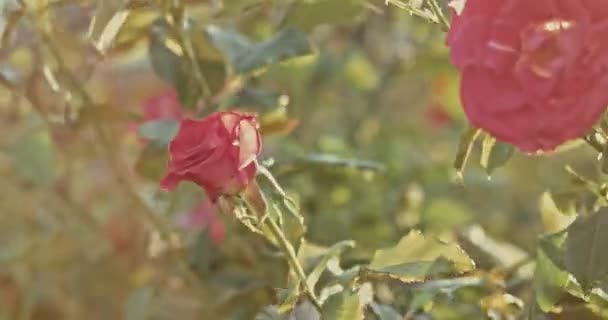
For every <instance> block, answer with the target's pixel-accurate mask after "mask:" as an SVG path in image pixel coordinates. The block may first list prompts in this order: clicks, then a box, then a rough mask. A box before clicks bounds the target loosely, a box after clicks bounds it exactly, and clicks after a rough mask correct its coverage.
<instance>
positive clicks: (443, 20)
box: [429, 0, 450, 31]
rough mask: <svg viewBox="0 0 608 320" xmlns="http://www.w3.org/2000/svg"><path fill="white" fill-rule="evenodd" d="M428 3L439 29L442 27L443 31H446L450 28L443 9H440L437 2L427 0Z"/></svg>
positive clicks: (435, 0)
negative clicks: (439, 26)
mask: <svg viewBox="0 0 608 320" xmlns="http://www.w3.org/2000/svg"><path fill="white" fill-rule="evenodd" d="M429 4H430V6H431V10H432V11H433V13H434V14H435V16H436V17H437V20H438V21H439V24H440V25H441V29H443V31H448V30H449V29H450V22H449V21H448V19H447V18H446V17H445V15H444V14H443V10H441V7H440V6H439V4H438V3H437V0H429Z"/></svg>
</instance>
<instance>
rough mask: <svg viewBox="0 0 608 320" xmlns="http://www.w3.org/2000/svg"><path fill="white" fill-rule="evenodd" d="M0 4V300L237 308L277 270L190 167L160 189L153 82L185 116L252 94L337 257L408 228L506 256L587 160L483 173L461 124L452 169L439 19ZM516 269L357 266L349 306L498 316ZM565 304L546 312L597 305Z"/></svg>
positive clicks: (308, 7) (270, 289)
mask: <svg viewBox="0 0 608 320" xmlns="http://www.w3.org/2000/svg"><path fill="white" fill-rule="evenodd" d="M414 2H415V1H414ZM419 3H420V1H419ZM0 8H1V10H2V16H1V18H0V31H1V32H2V48H1V49H0V83H1V84H2V86H0V114H1V116H0V121H1V124H0V128H1V129H0V130H1V131H0V132H1V134H0V172H1V175H0V176H1V177H2V180H1V183H0V189H1V190H0V319H129V320H138V319H176V318H177V319H253V318H254V317H255V315H256V314H257V313H258V312H260V311H261V310H262V307H264V306H266V305H270V304H275V303H276V299H277V298H276V296H277V291H276V289H277V288H280V287H283V286H285V277H286V271H287V269H286V265H285V264H284V262H283V261H282V260H281V259H280V258H277V257H276V255H275V254H274V253H273V251H272V248H271V247H270V246H269V245H268V243H266V242H265V241H264V240H263V239H261V238H259V237H258V236H256V235H254V234H251V233H249V232H248V231H247V230H246V229H245V228H244V227H242V226H241V225H239V223H238V222H236V221H235V219H234V218H233V217H230V216H226V215H221V214H220V213H216V212H212V211H213V209H209V208H205V207H204V205H203V206H200V205H199V203H200V202H201V201H202V200H203V199H204V197H205V196H204V193H203V192H202V191H201V190H199V189H198V188H196V187H194V186H193V185H189V184H184V185H182V186H180V188H179V190H178V192H175V193H171V194H168V193H165V192H162V191H160V190H159V188H158V179H159V177H161V176H162V175H163V174H164V170H165V163H166V157H167V154H166V143H167V141H168V139H170V136H171V135H172V132H174V131H175V118H176V117H173V118H172V117H166V115H160V116H159V115H149V114H146V111H145V110H146V108H147V107H149V105H150V104H152V105H154V104H158V103H160V102H158V97H160V98H163V97H165V98H167V97H169V98H168V99H173V100H175V99H177V100H178V101H179V103H180V104H181V105H182V107H180V108H181V109H183V113H184V114H186V115H187V116H192V117H194V116H204V115H206V114H208V113H210V112H213V111H215V110H225V109H229V108H230V109H232V108H237V109H243V110H246V111H251V112H256V113H258V114H259V117H260V119H261V122H262V132H263V133H264V150H263V155H262V156H261V159H262V160H263V161H264V160H268V159H272V161H267V162H268V163H269V164H271V170H272V171H273V172H274V174H275V176H276V177H277V179H278V180H279V181H280V182H281V184H282V185H283V186H284V187H285V188H286V189H287V190H288V191H289V192H290V193H291V194H292V195H293V196H294V197H295V198H296V199H297V200H298V202H299V204H300V207H301V211H302V214H303V216H304V217H305V219H306V221H307V223H306V224H307V227H308V229H307V232H306V236H305V238H306V240H307V243H310V244H314V245H315V247H318V248H321V247H329V246H331V245H333V244H334V243H336V242H338V241H341V240H347V239H352V240H354V241H355V242H356V247H355V248H354V249H352V250H349V251H347V253H346V255H345V256H344V258H343V260H342V267H343V268H344V269H347V268H348V267H350V266H353V265H356V264H358V263H361V262H365V261H367V262H369V260H370V259H371V258H372V256H373V254H374V251H375V250H377V249H380V248H384V247H390V246H392V245H394V244H395V243H397V241H398V240H399V239H400V238H402V237H403V236H404V235H406V234H408V232H409V231H410V230H412V229H417V230H421V231H422V232H424V233H425V234H432V235H436V236H437V237H440V238H442V239H449V240H455V239H456V240H458V241H459V243H460V244H461V245H462V246H463V248H464V249H465V250H467V252H469V254H470V255H471V257H473V258H474V260H475V261H476V263H477V266H478V268H479V269H480V270H482V271H479V272H482V273H483V272H486V271H487V272H489V273H491V272H496V270H499V269H500V268H508V267H509V266H512V265H516V264H517V263H519V262H520V260H522V259H524V261H525V257H531V256H534V255H535V254H536V250H537V249H536V244H537V239H538V237H539V235H540V234H542V233H544V232H555V231H558V230H561V229H562V228H563V227H565V226H566V225H567V224H568V223H569V222H570V221H571V219H570V217H565V216H562V215H561V214H557V213H555V212H556V211H558V209H563V203H554V201H553V199H551V197H549V196H548V194H544V192H545V191H548V190H552V191H556V192H563V191H568V190H570V189H568V188H569V186H570V181H571V180H572V175H571V174H568V173H567V172H566V171H565V170H564V167H565V165H570V166H571V167H573V168H576V170H577V172H579V173H580V174H581V175H583V176H586V177H590V178H591V179H596V178H597V177H599V175H600V173H599V171H598V169H597V166H596V152H595V151H594V150H593V149H591V148H589V147H587V146H579V145H577V144H573V145H571V146H569V147H568V148H566V149H565V150H563V151H560V152H559V153H557V154H553V155H550V156H528V155H524V154H519V153H516V154H515V155H514V156H513V157H512V158H511V159H510V161H509V162H508V163H507V164H506V166H504V167H502V168H498V169H496V170H494V171H493V172H492V173H491V175H489V174H488V171H487V170H485V169H484V168H483V167H482V166H481V165H479V164H478V163H479V162H480V159H481V157H482V156H481V154H482V152H481V149H482V147H483V146H482V145H481V143H477V144H475V145H474V147H473V151H472V153H471V156H470V158H469V161H468V165H467V167H466V170H464V174H463V176H462V177H461V178H459V175H458V172H457V170H455V169H454V168H453V162H454V157H455V155H456V154H457V153H458V148H459V142H460V137H461V134H462V133H463V132H464V131H465V130H466V129H467V123H466V120H465V119H464V116H463V114H462V111H461V106H460V102H459V98H458V90H459V89H458V87H459V83H458V74H457V73H456V71H455V70H454V69H453V68H452V67H451V66H450V65H449V59H448V54H447V53H448V52H447V49H446V47H445V45H444V34H443V32H442V30H441V28H440V27H439V26H438V25H436V24H432V23H428V21H425V20H424V19H421V18H420V17H417V16H412V15H411V14H410V12H408V10H402V9H400V8H398V7H397V6H392V5H387V4H385V3H384V1H380V0H378V1H376V0H314V1H313V0H310V1H308V0H307V1H303V0H302V1H297V0H294V1H270V0H230V1H222V0H208V1H194V0H192V1H186V0H184V1H160V0H159V1H143V0H131V1H126V0H99V1H87V0H78V1H76V0H24V1H17V0H4V1H1V2H0ZM443 9H444V10H445V9H446V8H445V7H444V8H443ZM445 12H446V13H447V12H448V11H447V10H445ZM172 88H176V89H175V92H174V91H173V90H174V89H172ZM155 97H156V98H155ZM171 97H173V98H171ZM154 99H156V100H154ZM155 101H156V102H155ZM169 103H174V104H175V103H176V102H169ZM152 108H155V106H152ZM180 112H182V111H180ZM138 126H139V129H137V127H138ZM567 195H568V193H567V192H566V193H565V196H567ZM558 207H559V208H558ZM193 208H198V209H196V210H194V211H193ZM197 210H198V211H197ZM209 211H211V212H209ZM193 212H194V213H193ZM196 212H198V214H199V216H198V217H199V219H201V221H198V222H196V221H194V222H193V221H192V219H190V220H188V219H189V218H192V215H193V214H194V215H195V216H196ZM201 212H202V213H201ZM184 217H185V218H184ZM201 217H202V218H201ZM184 219H186V220H184ZM565 220H567V221H565ZM184 221H186V222H185V223H184ZM159 225H161V226H164V227H160V230H161V231H159ZM162 230H164V231H162ZM294 232H296V231H294ZM167 235H169V238H170V239H169V240H170V241H167V240H168V239H167V237H165V236H167ZM176 257H178V258H179V257H181V258H183V259H181V260H180V259H178V260H176ZM177 261H182V262H184V261H185V262H186V266H184V265H183V264H180V263H179V262H177ZM183 267H185V268H187V269H189V270H190V271H191V273H190V275H191V277H186V276H184V274H183V269H184V268H183ZM483 270H486V271H483ZM492 270H493V271H492ZM489 273H488V274H489ZM484 274H485V273H484ZM496 277H498V278H500V277H499V276H496ZM500 279H502V280H504V279H503V278H500ZM522 279H523V280H521V281H522V283H523V285H522V284H521V283H513V284H508V285H507V286H502V287H500V288H502V289H496V288H495V287H492V286H473V287H471V288H465V289H458V288H459V287H458V286H456V287H455V288H453V290H451V289H446V288H442V289H441V290H436V289H432V288H431V289H428V288H427V289H424V288H422V289H424V290H422V289H421V288H419V287H417V286H413V287H410V286H403V285H399V284H396V283H393V282H392V281H388V282H385V283H381V284H378V285H377V286H376V287H375V295H376V296H377V299H378V301H380V302H382V303H384V304H386V306H384V305H380V304H373V305H372V309H373V310H372V311H373V312H371V311H370V312H369V313H370V315H369V316H370V317H372V318H373V317H377V318H379V319H400V317H405V319H485V318H487V317H488V316H489V315H493V317H494V318H496V319H515V318H516V317H520V316H521V315H522V314H525V312H523V311H522V310H521V309H522V308H521V306H518V305H517V304H518V303H517V301H520V300H519V299H521V300H523V301H526V302H527V301H528V299H530V296H531V289H530V283H531V281H532V280H531V277H530V276H528V277H527V278H526V277H525V276H524V277H523V278H522ZM189 281H198V282H200V284H201V285H200V287H198V288H197V289H192V287H190V286H188V285H187V283H188V282H189ZM456 285H457V284H456ZM505 288H506V289H505ZM195 291H196V292H195ZM507 294H509V296H507ZM511 294H513V296H510V295H511ZM515 296H517V297H515ZM201 297H203V298H201ZM508 297H511V298H512V299H511V298H508ZM509 299H511V300H509ZM568 299H571V300H573V301H578V300H576V299H577V298H576V297H569V298H568ZM513 301H515V302H513ZM389 304H390V305H392V307H388V305H389ZM514 305H515V306H514ZM532 305H536V304H535V303H532ZM383 308H384V309H383ZM564 308H565V310H566V311H565V312H566V313H565V315H564V313H562V316H563V317H561V319H575V318H576V319H591V318H592V317H596V316H597V315H596V316H592V313H591V311H589V309H588V308H586V307H585V306H584V305H582V304H577V303H574V302H573V303H572V307H571V308H570V309H568V307H564ZM596 309H597V308H596ZM570 310H573V311H571V312H575V313H574V314H576V316H574V317H573V316H568V315H567V312H570ZM267 311H268V310H267ZM368 311H369V310H368ZM596 311H597V310H596ZM268 312H269V314H267V315H265V316H267V317H269V318H268V319H274V318H272V317H275V316H276V315H272V314H270V311H268ZM300 312H301V313H302V312H304V313H305V311H302V310H300ZM577 312H578V313H577ZM373 314H375V316H374V315H373ZM582 314H585V315H582ZM263 316H264V315H263ZM260 317H262V316H260ZM261 319H267V318H261ZM290 319H309V318H306V317H305V316H300V317H299V318H298V316H297V315H292V318H290ZM344 319H346V318H344ZM556 319H558V318H556Z"/></svg>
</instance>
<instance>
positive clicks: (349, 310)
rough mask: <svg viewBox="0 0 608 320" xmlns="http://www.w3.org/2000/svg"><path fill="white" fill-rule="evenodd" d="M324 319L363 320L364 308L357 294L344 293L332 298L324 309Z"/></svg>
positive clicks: (322, 315) (322, 314)
mask: <svg viewBox="0 0 608 320" xmlns="http://www.w3.org/2000/svg"><path fill="white" fill-rule="evenodd" d="M321 318H322V319H336V320H363V306H362V305H361V301H360V298H359V295H358V294H357V293H350V292H343V293H338V294H334V295H332V296H330V297H329V298H328V299H327V301H326V302H325V304H324V305H323V309H321Z"/></svg>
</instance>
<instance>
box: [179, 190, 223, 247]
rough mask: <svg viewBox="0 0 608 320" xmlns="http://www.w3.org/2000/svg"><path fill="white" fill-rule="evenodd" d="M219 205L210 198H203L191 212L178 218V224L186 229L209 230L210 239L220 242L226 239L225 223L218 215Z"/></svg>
mask: <svg viewBox="0 0 608 320" xmlns="http://www.w3.org/2000/svg"><path fill="white" fill-rule="evenodd" d="M217 214H218V212H217V207H216V205H215V204H214V203H212V202H211V201H209V200H206V199H205V200H203V201H202V202H201V203H200V204H199V205H198V206H196V207H195V208H193V209H192V210H191V211H190V212H188V213H187V214H185V215H182V216H180V217H179V218H178V221H177V223H178V225H180V226H181V227H182V228H185V229H192V230H196V231H199V230H203V229H206V230H207V235H208V237H209V239H210V240H211V241H212V242H213V243H214V244H220V243H221V242H222V241H223V240H224V235H225V230H224V224H223V223H222V221H221V220H220V219H219V218H218V217H217Z"/></svg>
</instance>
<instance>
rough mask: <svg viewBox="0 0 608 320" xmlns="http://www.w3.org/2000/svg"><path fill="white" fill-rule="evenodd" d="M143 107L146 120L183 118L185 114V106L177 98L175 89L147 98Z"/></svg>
mask: <svg viewBox="0 0 608 320" xmlns="http://www.w3.org/2000/svg"><path fill="white" fill-rule="evenodd" d="M143 109H144V110H143V117H144V120H146V121H150V120H169V119H181V118H182V117H183V115H184V107H182V105H181V103H180V102H179V100H178V99H177V93H176V92H175V90H174V89H170V90H167V91H164V92H161V93H160V94H158V95H155V96H152V97H150V98H148V99H146V101H144V103H143Z"/></svg>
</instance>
